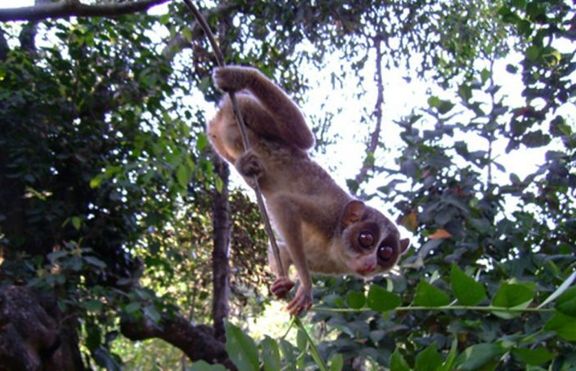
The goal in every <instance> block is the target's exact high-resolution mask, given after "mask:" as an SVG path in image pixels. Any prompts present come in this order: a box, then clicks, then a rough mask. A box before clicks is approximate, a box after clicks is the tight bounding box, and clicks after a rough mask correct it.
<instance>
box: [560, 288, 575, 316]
mask: <svg viewBox="0 0 576 371" xmlns="http://www.w3.org/2000/svg"><path fill="white" fill-rule="evenodd" d="M556 310H557V311H558V312H560V313H562V314H565V315H567V316H570V317H576V286H574V287H571V288H569V289H568V290H566V291H565V292H564V293H563V294H562V295H560V296H559V297H558V299H556Z"/></svg>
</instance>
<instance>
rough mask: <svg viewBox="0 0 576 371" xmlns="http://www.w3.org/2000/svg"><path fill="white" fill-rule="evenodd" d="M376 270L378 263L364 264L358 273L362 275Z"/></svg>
mask: <svg viewBox="0 0 576 371" xmlns="http://www.w3.org/2000/svg"><path fill="white" fill-rule="evenodd" d="M374 270H376V264H370V263H367V264H364V265H363V266H362V267H360V269H359V270H358V273H360V274H361V275H366V274H369V273H372V272H374Z"/></svg>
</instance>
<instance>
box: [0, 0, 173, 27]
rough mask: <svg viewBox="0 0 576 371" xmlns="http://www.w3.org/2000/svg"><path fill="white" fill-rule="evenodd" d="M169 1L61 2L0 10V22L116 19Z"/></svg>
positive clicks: (74, 0)
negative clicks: (78, 18)
mask: <svg viewBox="0 0 576 371" xmlns="http://www.w3.org/2000/svg"><path fill="white" fill-rule="evenodd" d="M168 1H170V0H141V1H135V2H127V3H117V4H97V5H88V4H83V3H81V2H80V1H79V0H61V1H59V2H56V3H48V4H42V5H35V6H25V7H21V8H11V9H0V22H7V21H39V20H43V19H47V18H67V17H116V16H119V15H123V14H131V13H137V12H142V11H146V10H148V9H150V8H151V7H153V6H155V5H159V4H163V3H166V2H168Z"/></svg>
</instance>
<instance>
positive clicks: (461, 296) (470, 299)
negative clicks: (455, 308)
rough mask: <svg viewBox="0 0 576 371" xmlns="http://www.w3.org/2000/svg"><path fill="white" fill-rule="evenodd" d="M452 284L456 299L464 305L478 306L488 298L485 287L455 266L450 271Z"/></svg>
mask: <svg viewBox="0 0 576 371" xmlns="http://www.w3.org/2000/svg"><path fill="white" fill-rule="evenodd" d="M450 284H451V286H452V291H453V292H454V295H455V296H456V299H458V302H459V303H460V304H462V305H476V304H478V303H480V302H481V301H482V300H484V299H485V298H486V289H484V286H482V284H481V283H479V282H476V281H475V280H474V279H473V278H472V277H469V276H468V275H466V274H465V273H464V272H463V271H462V270H461V269H460V268H458V266H456V265H454V264H453V265H452V268H451V270H450Z"/></svg>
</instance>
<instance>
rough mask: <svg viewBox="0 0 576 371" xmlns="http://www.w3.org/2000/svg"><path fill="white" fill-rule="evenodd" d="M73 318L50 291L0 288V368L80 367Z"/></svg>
mask: <svg viewBox="0 0 576 371" xmlns="http://www.w3.org/2000/svg"><path fill="white" fill-rule="evenodd" d="M76 326H77V323H76V319H75V318H73V317H70V316H67V317H64V315H63V313H62V312H61V311H60V310H59V309H58V306H57V305H56V301H55V300H54V296H53V295H51V294H50V293H39V292H35V291H33V290H31V289H29V288H27V287H24V286H12V285H11V286H5V287H3V288H2V289H0V370H1V371H9V370H10V371H11V370H18V371H22V370H24V371H33V370H62V371H67V370H83V369H84V366H83V364H82V359H81V356H80V350H79V349H78V336H77V334H76V331H75V328H76Z"/></svg>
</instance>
